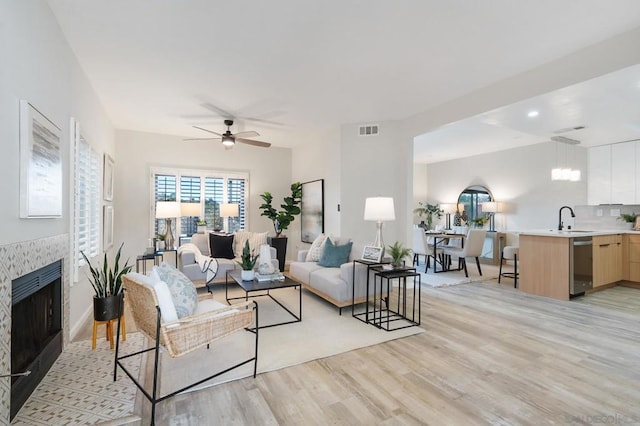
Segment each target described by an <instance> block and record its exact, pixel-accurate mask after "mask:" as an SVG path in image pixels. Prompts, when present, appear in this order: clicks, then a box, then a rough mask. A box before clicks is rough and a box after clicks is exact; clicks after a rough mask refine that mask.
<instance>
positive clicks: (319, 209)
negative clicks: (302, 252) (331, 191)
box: [300, 179, 324, 243]
mask: <svg viewBox="0 0 640 426" xmlns="http://www.w3.org/2000/svg"><path fill="white" fill-rule="evenodd" d="M300 210H301V213H300V228H301V229H300V231H301V232H300V233H301V236H302V242H305V243H312V242H313V241H314V240H315V239H316V237H317V236H318V235H320V234H322V233H323V232H324V179H318V180H312V181H310V182H304V183H303V184H302V202H301V203H300Z"/></svg>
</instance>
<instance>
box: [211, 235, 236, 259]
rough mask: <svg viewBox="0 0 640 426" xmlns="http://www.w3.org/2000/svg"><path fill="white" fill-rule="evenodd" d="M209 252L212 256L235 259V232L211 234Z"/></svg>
mask: <svg viewBox="0 0 640 426" xmlns="http://www.w3.org/2000/svg"><path fill="white" fill-rule="evenodd" d="M209 252H210V253H211V257H218V258H222V259H233V258H234V257H235V256H234V254H233V234H231V235H217V234H213V233H210V234H209Z"/></svg>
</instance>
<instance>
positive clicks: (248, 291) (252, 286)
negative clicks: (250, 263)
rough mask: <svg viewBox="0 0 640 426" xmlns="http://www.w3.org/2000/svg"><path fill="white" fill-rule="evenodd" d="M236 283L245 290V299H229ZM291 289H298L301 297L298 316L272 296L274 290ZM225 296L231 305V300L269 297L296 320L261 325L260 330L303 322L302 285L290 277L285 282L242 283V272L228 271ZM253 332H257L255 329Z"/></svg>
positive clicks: (252, 281)
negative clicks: (230, 285) (231, 286)
mask: <svg viewBox="0 0 640 426" xmlns="http://www.w3.org/2000/svg"><path fill="white" fill-rule="evenodd" d="M234 282H235V284H237V285H239V286H240V287H241V288H242V289H243V290H244V297H229V284H230V283H231V284H233V283H234ZM289 287H293V288H296V287H297V288H298V297H299V300H298V315H296V314H295V313H293V312H292V311H291V310H289V308H287V307H286V306H284V305H283V304H282V303H281V302H280V301H279V300H278V299H276V298H275V297H273V295H272V294H271V292H272V291H273V290H278V289H282V288H289ZM252 293H260V294H252ZM224 296H225V298H226V299H227V303H229V304H231V300H238V299H244V300H249V297H263V296H267V297H269V298H271V300H273V301H274V302H276V303H277V304H278V305H280V307H281V308H282V309H284V310H285V311H287V312H288V313H289V315H291V316H292V317H293V318H294V319H293V320H291V321H283V322H278V323H275V324H268V325H262V324H260V325H259V327H258V328H259V329H263V328H269V327H276V326H278V325H285V324H292V323H295V322H300V321H302V284H300V283H299V282H297V281H294V280H292V279H291V278H289V277H285V278H284V280H274V281H256V280H251V281H242V277H241V271H239V270H237V271H227V275H226V279H225V282H224ZM251 330H255V328H253V329H251Z"/></svg>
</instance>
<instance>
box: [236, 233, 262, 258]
mask: <svg viewBox="0 0 640 426" xmlns="http://www.w3.org/2000/svg"><path fill="white" fill-rule="evenodd" d="M234 235H235V239H234V242H233V252H234V254H235V257H240V256H242V249H244V244H245V242H247V241H249V248H250V249H251V256H257V255H259V254H260V246H261V245H263V244H267V232H250V231H236V232H235V234H234Z"/></svg>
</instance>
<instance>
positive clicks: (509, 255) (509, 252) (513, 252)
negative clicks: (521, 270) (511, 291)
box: [498, 246, 519, 288]
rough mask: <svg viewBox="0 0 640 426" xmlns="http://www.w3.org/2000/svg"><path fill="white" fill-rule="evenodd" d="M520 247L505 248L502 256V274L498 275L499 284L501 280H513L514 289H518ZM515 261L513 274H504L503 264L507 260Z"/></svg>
mask: <svg viewBox="0 0 640 426" xmlns="http://www.w3.org/2000/svg"><path fill="white" fill-rule="evenodd" d="M518 249H519V247H518V246H505V247H504V248H503V249H502V254H501V255H500V272H499V274H498V284H499V283H500V278H502V277H507V278H513V288H517V287H518ZM508 259H513V272H502V264H503V263H504V261H505V260H508Z"/></svg>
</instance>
